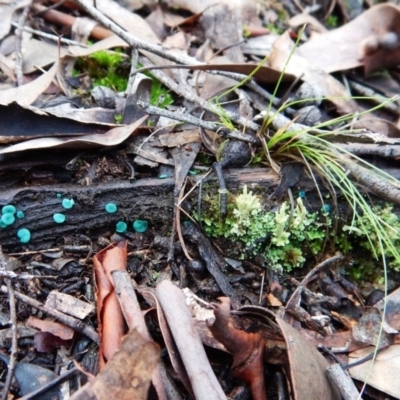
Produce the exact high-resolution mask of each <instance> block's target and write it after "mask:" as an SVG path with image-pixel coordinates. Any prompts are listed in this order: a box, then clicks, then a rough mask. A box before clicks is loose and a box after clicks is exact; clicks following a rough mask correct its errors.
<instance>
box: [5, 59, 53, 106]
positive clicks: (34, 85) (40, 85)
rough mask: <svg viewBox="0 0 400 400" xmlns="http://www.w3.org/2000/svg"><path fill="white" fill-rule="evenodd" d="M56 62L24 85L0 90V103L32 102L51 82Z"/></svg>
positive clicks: (26, 103)
mask: <svg viewBox="0 0 400 400" xmlns="http://www.w3.org/2000/svg"><path fill="white" fill-rule="evenodd" d="M57 68H58V62H55V63H54V65H53V66H52V67H51V68H50V69H49V70H48V71H47V72H45V73H44V74H42V75H41V76H40V77H39V78H37V79H35V80H34V81H32V82H29V83H27V84H25V85H22V86H18V87H15V88H11V89H6V90H0V104H2V105H5V106H6V105H8V104H10V103H13V102H16V103H18V104H19V105H20V106H28V105H30V104H32V103H33V102H34V101H35V100H36V99H37V98H38V97H39V96H40V95H41V94H42V93H43V92H44V91H45V90H46V89H47V88H48V87H49V86H50V84H51V82H52V81H53V79H54V76H55V74H56V72H57Z"/></svg>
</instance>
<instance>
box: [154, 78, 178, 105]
mask: <svg viewBox="0 0 400 400" xmlns="http://www.w3.org/2000/svg"><path fill="white" fill-rule="evenodd" d="M152 81H153V82H152V84H151V91H150V103H151V105H153V106H156V107H159V108H166V107H168V106H170V105H171V104H173V103H174V99H173V98H172V95H171V93H170V91H169V90H168V89H167V88H166V87H165V86H164V85H163V84H162V83H161V82H160V81H158V80H157V79H155V78H152Z"/></svg>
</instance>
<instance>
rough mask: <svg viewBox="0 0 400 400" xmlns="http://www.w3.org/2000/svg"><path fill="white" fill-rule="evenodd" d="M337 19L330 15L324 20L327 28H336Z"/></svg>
mask: <svg viewBox="0 0 400 400" xmlns="http://www.w3.org/2000/svg"><path fill="white" fill-rule="evenodd" d="M338 23H339V21H338V17H337V16H336V15H330V16H329V17H328V18H327V19H326V20H325V24H326V26H327V27H328V28H337V26H338Z"/></svg>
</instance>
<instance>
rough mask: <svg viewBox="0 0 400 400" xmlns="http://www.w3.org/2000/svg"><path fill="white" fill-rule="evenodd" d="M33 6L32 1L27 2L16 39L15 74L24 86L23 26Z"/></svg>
mask: <svg viewBox="0 0 400 400" xmlns="http://www.w3.org/2000/svg"><path fill="white" fill-rule="evenodd" d="M30 8H31V2H29V4H27V5H26V6H25V8H24V10H23V11H22V14H21V16H20V17H19V20H18V29H17V31H16V41H15V55H16V57H15V76H16V78H17V85H18V86H22V85H23V84H24V83H25V82H24V73H23V71H22V64H23V61H24V60H23V57H22V32H23V27H24V25H25V23H26V19H27V17H28V13H29V10H30Z"/></svg>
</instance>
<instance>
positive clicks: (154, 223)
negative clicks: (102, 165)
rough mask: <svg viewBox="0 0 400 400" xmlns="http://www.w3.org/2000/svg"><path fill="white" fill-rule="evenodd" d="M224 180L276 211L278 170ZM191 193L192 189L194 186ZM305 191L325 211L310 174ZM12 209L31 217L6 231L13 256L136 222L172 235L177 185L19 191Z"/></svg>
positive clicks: (9, 197)
mask: <svg viewBox="0 0 400 400" xmlns="http://www.w3.org/2000/svg"><path fill="white" fill-rule="evenodd" d="M387 172H389V173H391V174H392V175H393V176H396V175H399V172H398V170H394V169H391V170H389V169H388V170H387ZM224 176H225V179H226V183H227V187H228V190H229V191H230V192H231V193H234V194H235V193H238V191H241V190H242V188H243V186H244V185H248V187H249V190H253V191H254V193H256V194H257V195H258V196H260V198H261V199H263V201H264V203H266V204H267V208H271V207H273V206H274V205H276V204H274V203H272V204H271V200H270V198H271V195H272V194H273V192H274V190H275V188H276V187H277V185H278V184H279V182H280V177H279V176H278V175H277V174H276V173H275V172H274V171H273V170H272V169H270V168H240V169H227V170H225V171H224ZM396 177H397V178H398V176H396ZM199 179H201V176H200V175H199V176H196V177H195V178H193V183H195V182H196V181H198V180H199ZM203 183H204V184H203V196H205V195H207V194H210V192H212V194H213V195H216V193H218V191H217V183H216V177H215V175H211V176H209V177H207V178H206V179H205V180H204V181H203ZM210 183H212V184H211V185H210ZM320 183H321V182H320V181H319V184H320ZM187 188H190V185H188V186H187ZM299 190H305V191H307V193H308V194H307V206H311V207H312V208H314V209H319V208H320V207H321V202H320V199H319V197H318V195H317V191H316V190H315V187H314V183H313V181H312V180H311V179H309V178H307V177H306V176H305V174H303V176H302V177H301V179H300V180H299V183H298V184H297V185H296V187H295V189H294V192H293V193H294V196H296V193H298V191H299ZM320 190H322V191H323V192H325V190H324V188H323V185H320ZM57 194H61V197H57ZM63 198H69V199H74V201H75V205H74V207H73V208H72V209H70V210H65V209H64V208H63V207H62V205H61V201H62V199H63ZM338 200H339V209H340V210H341V213H342V212H343V215H345V214H346V212H347V210H348V207H347V205H346V204H345V203H343V199H342V200H340V199H338ZM111 202H112V203H115V204H116V205H117V206H118V210H117V212H116V213H114V214H109V213H107V212H106V211H105V206H106V204H107V203H111ZM6 204H13V205H14V206H15V207H16V208H17V210H22V211H23V212H24V214H25V217H24V218H22V219H18V218H16V221H15V223H14V224H13V225H11V226H9V227H7V228H3V229H0V243H1V244H2V245H3V247H4V249H5V251H7V252H11V251H12V252H15V251H20V250H21V249H26V250H29V249H35V250H39V249H45V248H49V247H53V246H55V245H60V244H64V241H63V238H64V237H66V236H68V235H72V234H85V235H87V236H91V237H92V238H96V237H98V236H99V235H100V234H104V233H106V232H107V231H108V232H110V231H111V232H112V231H114V230H115V224H116V223H117V222H118V221H122V220H123V221H126V222H130V223H131V222H133V221H134V220H136V219H144V220H147V221H148V222H149V229H150V231H151V230H152V231H153V232H155V233H157V234H165V235H168V234H169V232H170V229H171V226H172V218H173V206H174V179H173V178H168V179H154V178H152V179H139V180H136V181H133V182H130V181H114V182H107V183H99V184H93V185H91V186H87V187H81V186H79V185H71V184H60V185H53V186H35V187H32V186H29V187H23V186H22V187H13V188H10V189H8V190H2V191H1V192H0V207H2V206H4V205H6ZM196 204H197V192H196V191H194V192H193V193H192V194H191V196H190V197H189V201H187V202H186V203H184V205H185V206H187V208H189V209H191V210H192V212H193V213H194V212H195V210H196ZM55 213H63V214H65V215H66V221H65V222H64V223H63V224H57V223H55V222H54V220H53V215H54V214H55ZM20 228H27V229H29V230H30V232H31V235H32V238H31V241H30V242H29V243H28V244H21V243H19V238H18V237H17V236H16V233H17V231H18V229H20ZM130 230H132V229H131V226H130Z"/></svg>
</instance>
